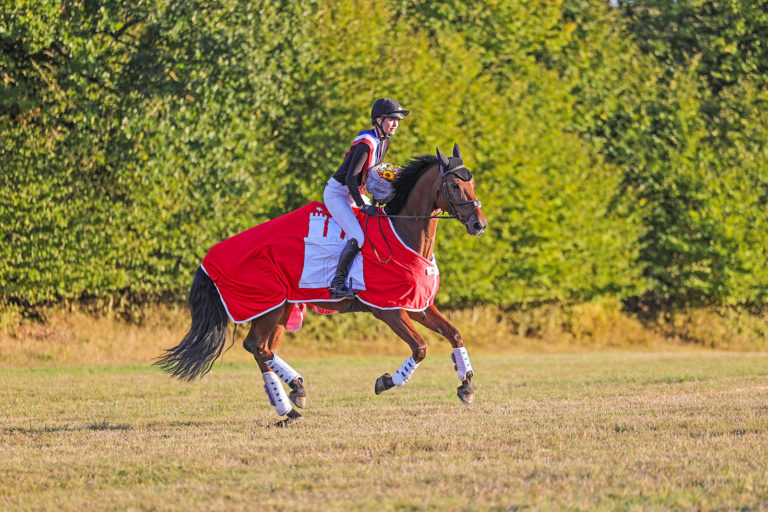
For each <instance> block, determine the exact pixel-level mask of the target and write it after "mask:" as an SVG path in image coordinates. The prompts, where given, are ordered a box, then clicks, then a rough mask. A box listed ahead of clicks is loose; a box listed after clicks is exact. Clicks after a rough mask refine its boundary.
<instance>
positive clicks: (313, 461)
mask: <svg viewBox="0 0 768 512" xmlns="http://www.w3.org/2000/svg"><path fill="white" fill-rule="evenodd" d="M470 353H471V352H470ZM402 359H403V358H399V357H398V358H390V357H386V358H369V359H353V358H344V359H341V358H337V359H332V358H329V359H305V360H297V361H292V363H294V366H295V367H297V369H299V370H300V371H301V372H302V373H303V374H304V376H305V378H306V380H307V389H308V391H309V393H310V396H309V400H310V402H309V408H308V409H307V410H306V411H305V417H304V419H303V420H302V421H301V422H299V423H297V424H294V425H292V426H290V427H289V428H286V429H280V428H274V427H272V425H273V424H274V423H275V421H276V420H277V419H278V418H277V416H276V415H275V413H274V411H273V409H272V408H271V407H270V406H269V405H268V404H267V401H266V398H265V395H264V392H263V390H262V380H261V377H260V375H259V372H258V370H257V368H256V365H255V364H254V363H244V362H233V363H224V364H218V365H217V366H216V367H215V368H214V370H213V372H212V373H211V374H209V375H208V376H206V377H205V378H204V379H203V380H202V381H200V382H197V383H194V384H185V383H180V382H176V381H173V380H171V379H170V378H169V377H167V376H166V375H165V374H162V373H161V372H159V371H158V370H156V369H155V368H152V367H150V366H148V365H127V366H126V365H122V366H116V365H109V366H94V367H74V366H68V367H45V368H43V367H40V368H31V369H29V368H28V369H21V368H17V369H2V370H0V396H1V397H2V398H1V399H0V480H2V483H3V485H2V486H0V509H2V510H260V509H263V510H518V509H534V510H536V509H540V510H548V509H565V508H568V509H590V510H592V509H597V510H600V509H604V510H613V509H622V510H625V509H656V510H658V509H683V510H698V509H704V510H734V509H744V510H761V509H768V463H767V462H766V461H768V354H766V353H726V352H714V351H695V352H666V353H662V352H630V351H614V352H587V353H574V354H547V355H503V356H493V355H481V356H475V357H473V364H474V366H475V369H476V371H477V377H476V379H475V384H476V388H477V395H476V402H475V404H474V406H473V407H471V408H468V407H465V406H463V405H462V404H461V403H460V402H459V400H458V399H457V398H456V397H455V388H456V386H457V385H458V380H457V379H456V376H455V372H454V371H453V369H452V367H451V365H450V363H449V362H448V350H442V351H440V350H438V349H437V348H436V349H435V350H433V351H432V352H431V354H430V357H428V358H427V360H426V361H425V362H424V363H422V365H421V366H420V367H419V368H418V370H417V372H416V374H415V375H414V377H413V379H412V380H411V381H410V382H409V383H408V384H407V386H406V387H404V388H401V389H394V390H392V391H389V392H387V393H385V394H383V395H381V396H375V395H374V394H373V383H374V380H375V378H376V377H377V376H378V375H380V374H381V373H383V372H385V371H390V372H391V371H393V370H394V369H396V367H397V365H399V363H400V362H401V360H402Z"/></svg>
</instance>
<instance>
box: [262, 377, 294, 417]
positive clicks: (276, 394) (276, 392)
mask: <svg viewBox="0 0 768 512" xmlns="http://www.w3.org/2000/svg"><path fill="white" fill-rule="evenodd" d="M261 376H262V377H263V378H264V391H266V392H267V397H268V398H269V403H271V404H272V405H273V406H274V407H275V411H277V415H278V416H283V415H285V414H288V412H290V410H291V409H293V407H292V406H291V402H289V401H288V395H286V394H285V389H283V384H282V382H280V378H279V377H278V376H277V375H275V373H274V372H264V373H262V374H261Z"/></svg>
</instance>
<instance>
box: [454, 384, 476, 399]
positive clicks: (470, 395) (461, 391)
mask: <svg viewBox="0 0 768 512" xmlns="http://www.w3.org/2000/svg"><path fill="white" fill-rule="evenodd" d="M456 395H457V396H458V397H459V400H461V401H462V402H463V403H464V404H465V405H472V402H473V401H474V400H475V388H473V387H472V383H471V382H470V381H468V380H465V381H464V382H462V383H461V386H459V387H457V388H456Z"/></svg>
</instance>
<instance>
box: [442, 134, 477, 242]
mask: <svg viewBox="0 0 768 512" xmlns="http://www.w3.org/2000/svg"><path fill="white" fill-rule="evenodd" d="M437 159H438V161H439V163H440V180H441V186H440V189H441V191H440V193H439V195H438V198H437V206H438V207H439V208H440V209H441V210H443V211H446V212H448V213H450V214H451V215H452V216H454V217H456V218H457V219H458V220H459V222H461V223H462V224H464V227H466V228H467V233H469V234H470V235H474V236H479V235H482V234H483V233H484V232H485V228H486V226H488V221H487V220H486V218H485V215H484V214H483V210H482V209H481V207H482V204H481V203H480V201H479V200H478V199H477V197H475V180H474V179H473V178H472V171H470V170H469V169H468V168H467V167H466V166H465V165H464V162H463V161H462V159H461V152H460V151H459V145H458V144H454V146H453V157H451V158H448V157H447V156H445V155H444V154H442V153H441V152H440V150H439V149H438V150H437Z"/></svg>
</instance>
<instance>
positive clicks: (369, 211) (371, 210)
mask: <svg viewBox="0 0 768 512" xmlns="http://www.w3.org/2000/svg"><path fill="white" fill-rule="evenodd" d="M360 211H361V212H363V213H364V214H366V215H378V214H379V209H378V208H376V207H375V206H373V205H372V204H364V205H363V206H361V207H360Z"/></svg>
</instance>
